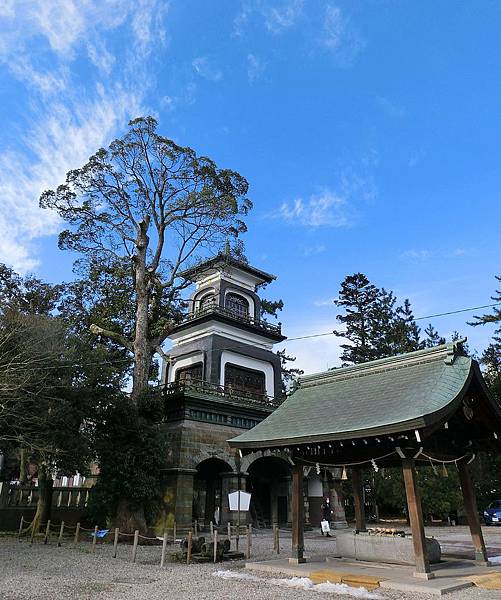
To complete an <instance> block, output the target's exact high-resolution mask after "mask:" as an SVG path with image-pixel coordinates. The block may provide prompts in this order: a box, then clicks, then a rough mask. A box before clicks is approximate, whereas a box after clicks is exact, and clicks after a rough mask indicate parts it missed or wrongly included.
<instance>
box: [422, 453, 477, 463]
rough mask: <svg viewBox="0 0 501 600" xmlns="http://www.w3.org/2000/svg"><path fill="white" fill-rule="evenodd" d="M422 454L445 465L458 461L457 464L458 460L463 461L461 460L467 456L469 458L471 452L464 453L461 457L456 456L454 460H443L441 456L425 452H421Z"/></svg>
mask: <svg viewBox="0 0 501 600" xmlns="http://www.w3.org/2000/svg"><path fill="white" fill-rule="evenodd" d="M421 456H424V457H425V458H427V459H428V460H429V461H432V462H436V463H437V464H439V465H443V464H447V465H450V464H452V463H456V464H457V463H458V461H461V460H463V459H465V458H469V457H470V456H471V453H468V454H463V456H460V457H459V458H454V459H453V460H441V459H440V458H435V457H433V456H428V454H425V453H424V452H421Z"/></svg>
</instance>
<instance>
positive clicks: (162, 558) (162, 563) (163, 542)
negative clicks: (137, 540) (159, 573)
mask: <svg viewBox="0 0 501 600" xmlns="http://www.w3.org/2000/svg"><path fill="white" fill-rule="evenodd" d="M166 550H167V529H166V530H165V531H164V539H163V540H162V557H161V559H160V566H161V567H163V566H164V564H165V551H166Z"/></svg>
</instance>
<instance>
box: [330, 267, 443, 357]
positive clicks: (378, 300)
mask: <svg viewBox="0 0 501 600" xmlns="http://www.w3.org/2000/svg"><path fill="white" fill-rule="evenodd" d="M334 303H335V304H336V306H338V307H340V308H342V309H343V313H341V314H338V315H337V317H336V318H337V320H338V321H339V322H340V323H341V324H342V325H343V326H344V329H342V330H339V331H334V334H335V335H337V336H338V337H342V338H345V339H346V340H348V343H344V344H341V348H342V350H343V352H342V354H341V360H342V361H343V365H348V364H358V363H363V362H367V361H370V360H376V359H378V358H386V357H387V356H395V355H397V354H403V353H405V352H413V351H414V350H422V349H423V348H430V347H432V346H435V345H438V344H443V343H445V338H442V337H440V336H439V335H438V333H437V332H436V331H435V329H434V327H433V326H432V325H431V324H430V325H429V326H428V327H427V328H426V329H425V334H426V337H425V338H424V339H421V329H420V328H419V327H418V325H417V324H416V321H415V320H414V314H413V312H412V307H411V304H410V301H409V300H408V299H405V300H404V303H403V305H399V304H397V298H396V296H395V294H394V293H393V292H392V291H388V290H386V289H385V288H378V287H377V286H375V285H374V284H372V283H371V282H370V281H369V279H368V278H367V276H366V275H364V274H363V273H354V274H353V275H348V276H347V277H346V278H345V279H344V281H343V282H342V283H341V289H340V290H339V294H338V298H337V299H336V300H335V301H334Z"/></svg>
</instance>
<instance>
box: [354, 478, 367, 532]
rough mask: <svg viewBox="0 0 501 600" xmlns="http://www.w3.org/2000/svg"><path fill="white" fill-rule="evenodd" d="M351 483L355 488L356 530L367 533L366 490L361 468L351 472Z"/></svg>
mask: <svg viewBox="0 0 501 600" xmlns="http://www.w3.org/2000/svg"><path fill="white" fill-rule="evenodd" d="M351 483H352V486H353V503H354V505H355V528H356V529H358V530H359V531H365V530H366V529H367V525H366V522H365V505H364V490H363V483H362V475H361V471H360V469H359V468H354V469H352V470H351Z"/></svg>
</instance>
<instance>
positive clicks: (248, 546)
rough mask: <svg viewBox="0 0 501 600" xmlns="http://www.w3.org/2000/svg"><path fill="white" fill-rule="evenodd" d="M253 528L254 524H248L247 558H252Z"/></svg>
mask: <svg viewBox="0 0 501 600" xmlns="http://www.w3.org/2000/svg"><path fill="white" fill-rule="evenodd" d="M251 528H252V525H247V558H250V555H251V544H252V541H251Z"/></svg>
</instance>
